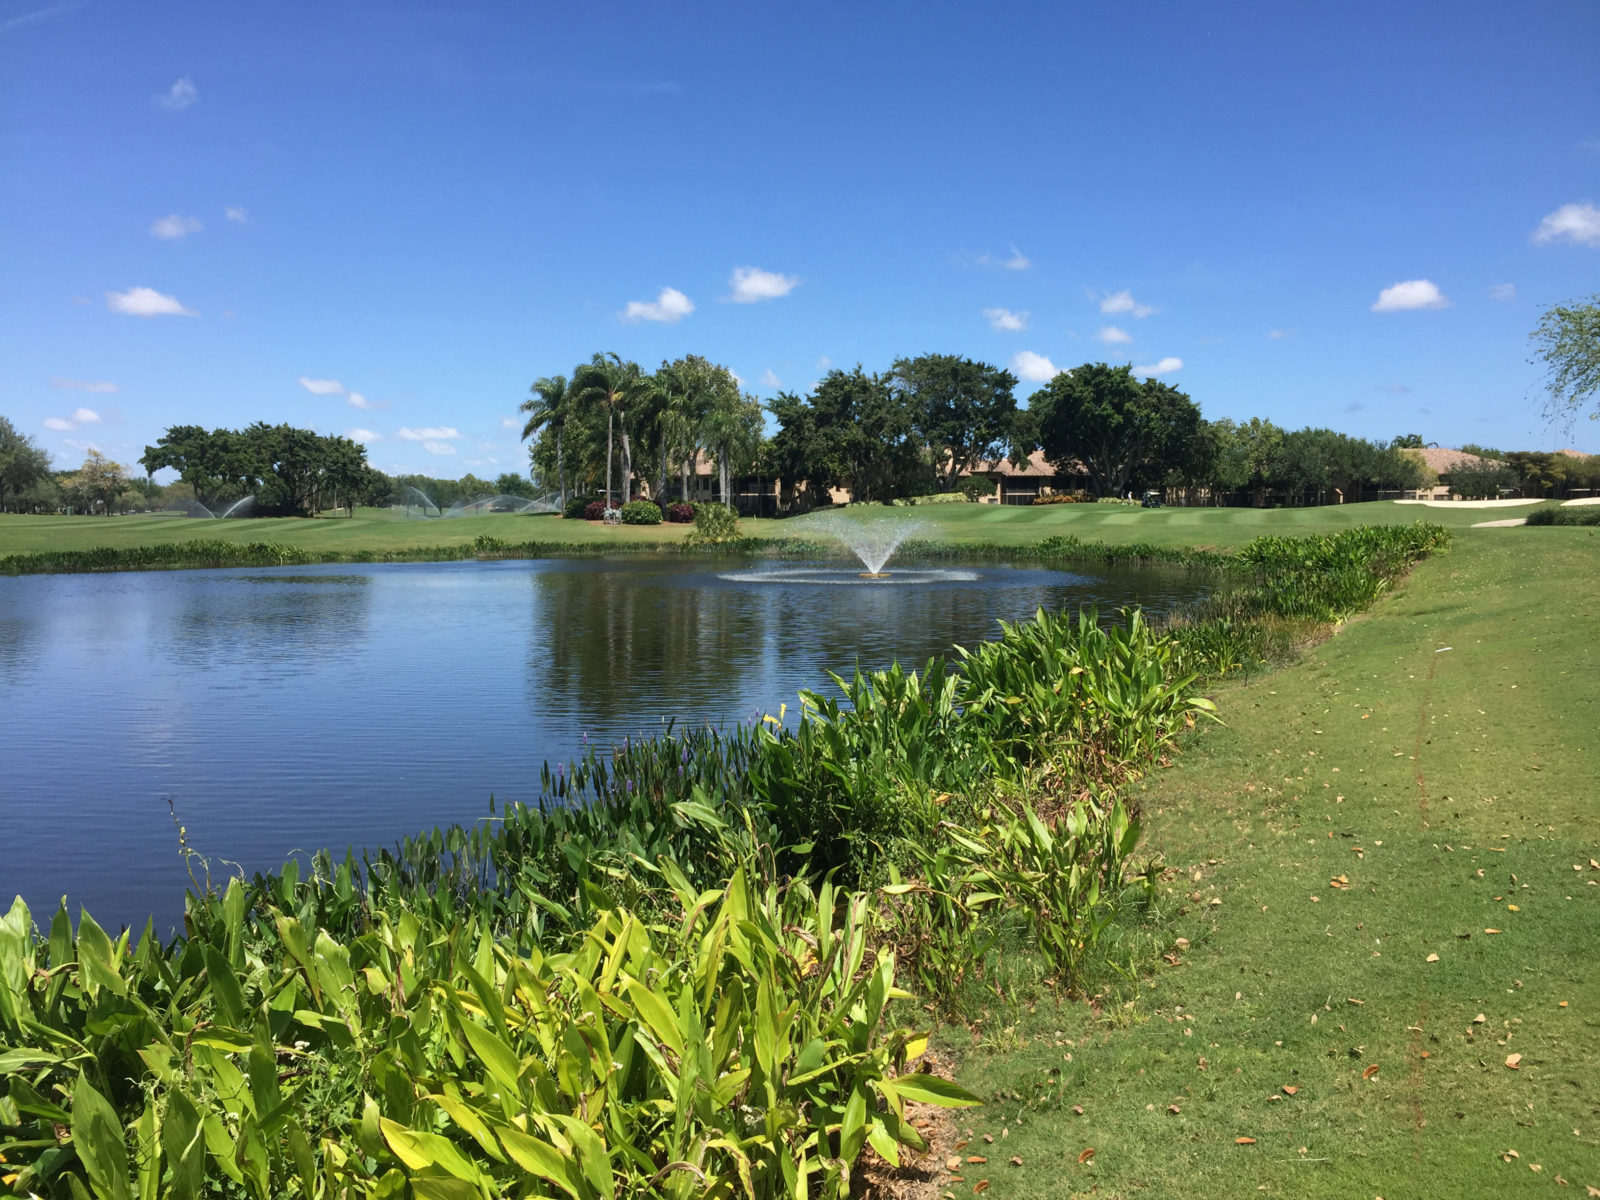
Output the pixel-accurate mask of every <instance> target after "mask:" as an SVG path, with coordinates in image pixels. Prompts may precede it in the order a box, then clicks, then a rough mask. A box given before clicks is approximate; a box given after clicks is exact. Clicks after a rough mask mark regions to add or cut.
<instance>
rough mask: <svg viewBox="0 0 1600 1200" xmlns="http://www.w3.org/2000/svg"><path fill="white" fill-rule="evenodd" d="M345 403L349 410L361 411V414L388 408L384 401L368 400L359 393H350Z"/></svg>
mask: <svg viewBox="0 0 1600 1200" xmlns="http://www.w3.org/2000/svg"><path fill="white" fill-rule="evenodd" d="M345 403H346V404H348V405H349V406H350V407H351V408H359V409H361V411H362V412H377V411H378V410H379V409H383V408H388V407H389V405H388V403H387V402H386V401H382V400H368V399H367V398H366V397H365V396H363V395H362V394H361V393H360V392H351V393H350V395H349V397H348V398H347V399H346V400H345Z"/></svg>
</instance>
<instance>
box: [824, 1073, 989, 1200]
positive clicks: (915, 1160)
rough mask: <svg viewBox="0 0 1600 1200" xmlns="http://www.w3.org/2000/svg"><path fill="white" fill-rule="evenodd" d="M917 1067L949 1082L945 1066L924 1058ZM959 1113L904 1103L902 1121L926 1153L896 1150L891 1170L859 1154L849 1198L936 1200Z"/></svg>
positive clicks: (945, 1179) (870, 1153)
mask: <svg viewBox="0 0 1600 1200" xmlns="http://www.w3.org/2000/svg"><path fill="white" fill-rule="evenodd" d="M917 1067H918V1068H919V1069H922V1070H927V1071H930V1072H932V1073H933V1074H935V1075H940V1076H943V1077H944V1078H945V1079H950V1078H952V1074H951V1067H950V1064H949V1063H946V1062H944V1061H943V1060H942V1059H939V1058H937V1057H936V1056H935V1055H933V1054H928V1055H926V1056H924V1057H923V1058H922V1059H920V1060H918V1063H917ZM960 1111H961V1110H960V1109H952V1108H937V1107H935V1106H934V1105H932V1104H918V1103H916V1102H914V1101H908V1102H907V1104H906V1119H907V1120H908V1121H910V1122H911V1124H912V1126H913V1127H914V1128H915V1129H916V1131H917V1132H918V1133H920V1134H921V1135H922V1140H923V1141H925V1142H926V1143H927V1144H928V1148H927V1149H926V1150H913V1149H911V1148H910V1147H909V1146H902V1147H901V1148H900V1165H899V1166H898V1167H891V1166H890V1165H889V1164H888V1163H886V1162H885V1161H884V1160H883V1159H882V1158H880V1157H878V1155H877V1153H876V1152H875V1151H874V1150H873V1149H872V1147H871V1146H868V1147H867V1148H866V1149H865V1150H863V1151H862V1152H861V1159H860V1161H859V1162H857V1164H856V1169H855V1174H854V1177H853V1178H852V1179H851V1181H850V1194H851V1196H853V1197H857V1198H858V1200H939V1196H940V1195H941V1194H942V1193H943V1192H945V1191H948V1190H949V1188H950V1182H949V1180H950V1172H949V1170H947V1169H946V1167H945V1163H946V1162H947V1161H948V1160H949V1159H950V1158H951V1157H952V1156H953V1155H955V1154H957V1153H958V1151H957V1150H956V1143H957V1142H959V1141H961V1131H960V1129H959V1128H958V1126H957V1124H956V1120H957V1113H959V1112H960Z"/></svg>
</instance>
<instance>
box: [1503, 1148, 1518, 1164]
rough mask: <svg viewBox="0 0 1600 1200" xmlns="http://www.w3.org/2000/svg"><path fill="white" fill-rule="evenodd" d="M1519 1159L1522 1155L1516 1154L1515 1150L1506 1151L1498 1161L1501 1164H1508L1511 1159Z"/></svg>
mask: <svg viewBox="0 0 1600 1200" xmlns="http://www.w3.org/2000/svg"><path fill="white" fill-rule="evenodd" d="M1521 1157H1522V1155H1520V1154H1518V1153H1517V1152H1516V1151H1515V1150H1507V1151H1506V1152H1505V1153H1504V1154H1502V1155H1501V1156H1500V1161H1501V1162H1510V1161H1511V1160H1512V1159H1513V1158H1521Z"/></svg>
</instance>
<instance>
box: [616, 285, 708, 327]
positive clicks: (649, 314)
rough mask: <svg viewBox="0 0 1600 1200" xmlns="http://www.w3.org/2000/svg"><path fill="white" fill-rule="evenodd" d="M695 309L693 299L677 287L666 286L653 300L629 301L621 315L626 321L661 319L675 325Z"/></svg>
mask: <svg viewBox="0 0 1600 1200" xmlns="http://www.w3.org/2000/svg"><path fill="white" fill-rule="evenodd" d="M693 311H694V301H693V300H691V299H689V297H687V296H685V295H684V294H683V293H682V292H680V291H679V290H678V289H677V288H670V287H664V288H662V289H661V294H660V295H659V296H657V297H656V298H655V300H653V301H651V302H648V303H647V302H645V301H643V300H630V301H628V307H627V308H625V309H623V310H622V313H621V317H622V319H623V320H624V321H660V322H662V323H664V324H667V325H675V324H677V323H678V322H679V321H681V320H683V318H685V317H687V316H688V315H689V314H690V313H692V312H693Z"/></svg>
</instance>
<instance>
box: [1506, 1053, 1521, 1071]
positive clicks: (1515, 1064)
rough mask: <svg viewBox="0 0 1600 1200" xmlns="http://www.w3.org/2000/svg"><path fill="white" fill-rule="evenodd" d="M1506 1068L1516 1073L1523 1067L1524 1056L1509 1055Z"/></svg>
mask: <svg viewBox="0 0 1600 1200" xmlns="http://www.w3.org/2000/svg"><path fill="white" fill-rule="evenodd" d="M1506 1066H1508V1067H1510V1068H1511V1069H1512V1070H1513V1071H1515V1070H1517V1069H1518V1068H1520V1067H1521V1066H1522V1055H1520V1054H1508V1055H1506Z"/></svg>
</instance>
